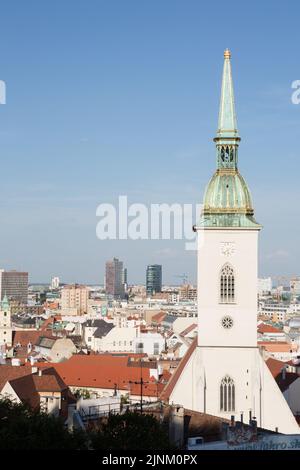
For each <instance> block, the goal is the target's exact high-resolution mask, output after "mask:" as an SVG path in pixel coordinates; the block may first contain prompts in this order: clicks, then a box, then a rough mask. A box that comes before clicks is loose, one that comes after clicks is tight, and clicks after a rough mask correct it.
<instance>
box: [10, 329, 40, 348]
mask: <svg viewBox="0 0 300 470" xmlns="http://www.w3.org/2000/svg"><path fill="white" fill-rule="evenodd" d="M40 335H41V332H40V331H36V330H33V331H13V346H16V345H17V344H18V343H20V344H21V346H26V347H27V345H28V343H31V344H35V343H36V341H37V339H38V338H39V337H40Z"/></svg>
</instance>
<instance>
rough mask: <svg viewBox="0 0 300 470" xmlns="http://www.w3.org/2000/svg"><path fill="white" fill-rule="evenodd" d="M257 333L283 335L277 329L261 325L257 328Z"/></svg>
mask: <svg viewBox="0 0 300 470" xmlns="http://www.w3.org/2000/svg"><path fill="white" fill-rule="evenodd" d="M257 331H258V333H283V331H282V330H280V329H279V328H275V327H274V326H272V325H267V324H266V323H261V324H260V325H259V326H258V328H257Z"/></svg>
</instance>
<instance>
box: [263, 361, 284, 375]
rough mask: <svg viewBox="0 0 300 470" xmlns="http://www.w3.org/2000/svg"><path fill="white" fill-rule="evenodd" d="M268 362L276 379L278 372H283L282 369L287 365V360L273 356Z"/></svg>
mask: <svg viewBox="0 0 300 470" xmlns="http://www.w3.org/2000/svg"><path fill="white" fill-rule="evenodd" d="M266 364H267V366H268V368H269V369H270V372H271V374H272V375H273V377H274V379H275V378H276V377H277V375H278V374H280V373H281V371H282V369H283V368H284V367H286V366H287V363H286V362H283V361H278V360H277V359H273V358H272V357H270V358H269V359H267V360H266Z"/></svg>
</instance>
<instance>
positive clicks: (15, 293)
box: [0, 269, 28, 304]
mask: <svg viewBox="0 0 300 470" xmlns="http://www.w3.org/2000/svg"><path fill="white" fill-rule="evenodd" d="M0 293H1V299H0V300H2V299H3V298H4V296H5V295H6V296H7V298H8V300H15V301H17V302H20V303H23V304H27V298H28V273H27V272H21V271H5V270H4V269H1V270H0Z"/></svg>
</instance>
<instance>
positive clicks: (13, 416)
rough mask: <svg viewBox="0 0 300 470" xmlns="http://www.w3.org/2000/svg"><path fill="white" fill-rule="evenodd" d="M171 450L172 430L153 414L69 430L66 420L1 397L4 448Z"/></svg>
mask: <svg viewBox="0 0 300 470" xmlns="http://www.w3.org/2000/svg"><path fill="white" fill-rule="evenodd" d="M5 449H6V450H7V449H14V450H25V449H27V450H40V449H44V450H45V449H48V450H54V449H55V450H59V449H64V450H85V449H94V450H118V449H120V450H138V449H146V450H150V449H151V450H152V449H155V450H160V449H165V450H166V449H170V447H169V442H168V433H167V432H166V430H165V428H164V426H163V425H162V424H160V423H159V422H158V421H157V420H156V418H155V417H154V416H152V415H145V414H143V415H141V414H139V413H137V412H134V413H132V412H129V411H127V412H126V413H124V414H122V415H115V414H112V415H109V417H108V418H107V419H102V421H100V424H99V425H98V427H97V428H96V429H95V428H93V429H92V430H90V431H87V432H84V431H74V432H69V431H68V429H67V428H66V427H65V424H64V421H63V419H61V418H57V417H54V416H51V415H48V414H46V413H43V412H40V411H32V410H31V409H30V408H29V407H28V406H26V405H24V404H19V403H15V402H12V401H10V400H8V399H0V451H1V450H5Z"/></svg>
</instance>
